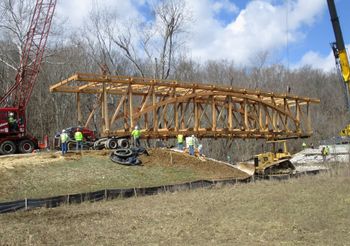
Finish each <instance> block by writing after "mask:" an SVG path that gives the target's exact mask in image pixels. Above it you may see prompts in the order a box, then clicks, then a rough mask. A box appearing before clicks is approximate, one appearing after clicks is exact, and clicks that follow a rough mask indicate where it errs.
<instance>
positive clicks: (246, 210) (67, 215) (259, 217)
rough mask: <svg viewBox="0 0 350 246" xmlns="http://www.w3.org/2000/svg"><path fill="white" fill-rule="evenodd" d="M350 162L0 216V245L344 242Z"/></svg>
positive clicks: (348, 234)
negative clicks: (273, 177)
mask: <svg viewBox="0 0 350 246" xmlns="http://www.w3.org/2000/svg"><path fill="white" fill-rule="evenodd" d="M349 168H350V166H347V167H346V168H345V169H343V168H341V169H334V170H333V171H332V172H330V173H327V174H321V175H319V176H310V177H303V178H299V179H292V180H288V181H283V182H277V181H266V182H265V181H264V182H257V183H251V184H246V185H238V186H226V187H217V188H214V189H210V190H208V189H202V190H194V191H185V192H178V193H172V194H169V193H168V194H160V195H157V196H150V197H138V198H132V199H125V200H113V201H107V202H99V203H85V204H81V205H72V206H65V207H59V208H55V209H39V210H35V211H29V212H24V211H22V212H18V213H13V214H4V215H1V216H0V227H1V231H0V241H1V242H2V243H3V244H24V243H26V244H30V243H32V244H57V243H60V244H77V245H83V244H84V245H95V244H100V245H281V244H283V245H349V242H350V230H349V228H350V209H349V208H350V171H349Z"/></svg>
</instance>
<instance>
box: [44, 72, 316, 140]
mask: <svg viewBox="0 0 350 246" xmlns="http://www.w3.org/2000/svg"><path fill="white" fill-rule="evenodd" d="M50 91H51V92H63V93H73V94H77V98H78V95H79V94H97V95H100V96H101V103H100V106H101V110H100V111H99V112H101V114H102V115H101V119H102V121H103V122H102V127H101V132H102V135H107V136H108V135H128V134H129V133H130V131H131V130H132V128H133V127H134V126H135V125H136V124H138V125H141V129H142V130H143V132H144V133H143V136H144V137H148V138H159V137H165V138H167V137H175V136H176V135H177V134H178V133H179V132H182V133H184V134H185V135H187V134H196V135H198V136H200V137H219V138H220V137H225V138H232V137H237V138H268V139H285V138H299V137H308V136H311V134H312V129H311V120H310V107H309V106H310V105H311V104H317V103H319V102H320V100H319V99H315V98H309V97H300V96H297V95H292V94H282V93H273V92H265V91H259V90H249V89H241V88H235V87H230V86H223V85H212V84H203V83H193V82H179V81H174V80H156V79H150V78H140V77H129V76H112V75H102V74H87V73H76V74H74V75H72V76H70V77H69V78H68V79H65V80H62V81H60V82H58V83H56V84H54V85H52V86H51V87H50ZM107 95H112V96H118V97H116V98H117V99H116V100H113V102H114V103H117V104H116V105H115V107H114V106H112V107H113V109H112V108H110V107H111V106H109V104H110V103H108V100H110V99H108V97H107ZM137 98H138V99H137ZM77 100H78V99H77ZM79 100H80V99H79ZM77 104H78V103H77ZM80 107H81V105H80V101H79V105H77V111H78V112H79V113H78V115H81V109H80ZM97 111H98V110H94V112H91V113H90V115H89V117H88V120H87V121H86V122H85V123H84V122H82V119H81V117H80V119H78V122H79V123H84V125H85V126H88V125H89V120H91V118H92V114H93V113H96V112H97ZM111 115H113V117H110V116H111ZM204 116H205V117H204ZM209 121H210V122H209Z"/></svg>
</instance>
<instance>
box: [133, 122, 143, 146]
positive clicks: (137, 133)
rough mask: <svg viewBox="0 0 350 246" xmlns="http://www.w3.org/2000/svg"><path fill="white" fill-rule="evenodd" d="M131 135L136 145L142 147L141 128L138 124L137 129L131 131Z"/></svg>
mask: <svg viewBox="0 0 350 246" xmlns="http://www.w3.org/2000/svg"><path fill="white" fill-rule="evenodd" d="M131 135H132V137H133V139H134V146H136V147H140V137H141V131H140V130H139V127H138V126H135V129H134V130H133V131H132V132H131Z"/></svg>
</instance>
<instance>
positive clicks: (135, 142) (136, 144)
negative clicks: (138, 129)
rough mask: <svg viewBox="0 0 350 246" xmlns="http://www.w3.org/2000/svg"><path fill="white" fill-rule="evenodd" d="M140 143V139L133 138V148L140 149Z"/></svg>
mask: <svg viewBox="0 0 350 246" xmlns="http://www.w3.org/2000/svg"><path fill="white" fill-rule="evenodd" d="M140 145H141V143H140V138H137V137H134V146H135V147H140Z"/></svg>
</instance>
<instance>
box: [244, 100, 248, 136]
mask: <svg viewBox="0 0 350 246" xmlns="http://www.w3.org/2000/svg"><path fill="white" fill-rule="evenodd" d="M244 128H245V131H247V130H249V122H248V99H246V98H245V99H244Z"/></svg>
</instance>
